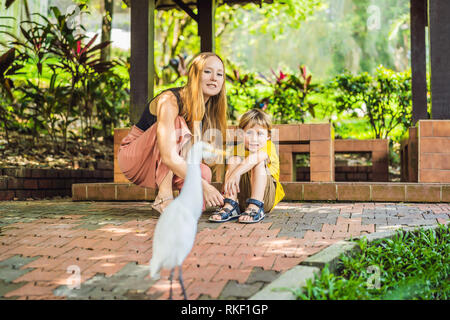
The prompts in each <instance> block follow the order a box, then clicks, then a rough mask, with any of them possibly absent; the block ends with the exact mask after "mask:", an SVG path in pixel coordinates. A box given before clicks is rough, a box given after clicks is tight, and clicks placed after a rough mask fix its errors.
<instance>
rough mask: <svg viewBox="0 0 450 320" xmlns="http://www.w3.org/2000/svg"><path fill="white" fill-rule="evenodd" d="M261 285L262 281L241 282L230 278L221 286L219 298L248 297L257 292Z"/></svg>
mask: <svg viewBox="0 0 450 320" xmlns="http://www.w3.org/2000/svg"><path fill="white" fill-rule="evenodd" d="M262 286H263V283H262V282H255V283H252V284H247V283H244V284H241V283H238V282H237V281H235V280H230V281H228V282H227V284H226V285H225V288H223V290H222V292H221V294H220V296H219V299H226V298H228V297H242V298H249V297H251V296H252V295H254V294H255V293H256V292H258V291H259V290H260V289H261V288H262Z"/></svg>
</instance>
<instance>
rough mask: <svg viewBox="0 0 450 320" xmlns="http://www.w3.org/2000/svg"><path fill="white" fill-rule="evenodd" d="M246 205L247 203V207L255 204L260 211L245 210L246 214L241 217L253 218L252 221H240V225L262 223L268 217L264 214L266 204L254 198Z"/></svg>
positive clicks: (248, 200)
mask: <svg viewBox="0 0 450 320" xmlns="http://www.w3.org/2000/svg"><path fill="white" fill-rule="evenodd" d="M246 203H247V205H249V204H254V205H256V206H258V210H255V209H247V210H250V211H247V210H245V212H243V213H242V214H241V216H250V217H252V220H250V221H239V222H240V223H257V222H260V221H262V220H263V219H264V217H265V216H266V215H265V213H264V203H263V202H261V201H259V200H256V199H252V198H249V199H247V201H246Z"/></svg>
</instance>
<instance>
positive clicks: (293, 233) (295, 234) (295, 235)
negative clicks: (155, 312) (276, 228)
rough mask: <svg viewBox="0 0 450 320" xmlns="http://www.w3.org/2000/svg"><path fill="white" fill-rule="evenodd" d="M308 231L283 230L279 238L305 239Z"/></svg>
mask: <svg viewBox="0 0 450 320" xmlns="http://www.w3.org/2000/svg"><path fill="white" fill-rule="evenodd" d="M306 231H307V230H300V231H286V230H281V231H280V232H279V233H278V237H293V238H299V239H301V238H303V237H304V236H305V234H306Z"/></svg>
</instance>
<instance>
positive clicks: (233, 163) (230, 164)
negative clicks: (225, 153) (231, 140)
mask: <svg viewBox="0 0 450 320" xmlns="http://www.w3.org/2000/svg"><path fill="white" fill-rule="evenodd" d="M241 161H242V160H241V158H239V157H231V158H230V159H229V160H228V166H227V170H226V172H231V171H232V170H234V169H235V168H236V167H237V166H238V165H239V164H240V163H241ZM224 197H225V198H228V199H231V200H234V201H237V195H230V194H225V195H224ZM222 208H228V209H230V210H231V209H232V208H233V206H232V205H231V204H229V203H225V204H224V206H223V207H222ZM211 219H214V220H221V219H222V217H221V216H220V214H213V215H212V216H211Z"/></svg>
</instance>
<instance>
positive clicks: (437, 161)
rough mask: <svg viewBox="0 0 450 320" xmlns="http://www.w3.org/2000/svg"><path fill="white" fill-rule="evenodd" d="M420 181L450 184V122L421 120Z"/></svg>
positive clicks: (419, 140)
mask: <svg viewBox="0 0 450 320" xmlns="http://www.w3.org/2000/svg"><path fill="white" fill-rule="evenodd" d="M418 128H419V131H418V142H419V148H418V155H419V157H418V159H419V161H418V181H419V182H450V120H419V125H418Z"/></svg>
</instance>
